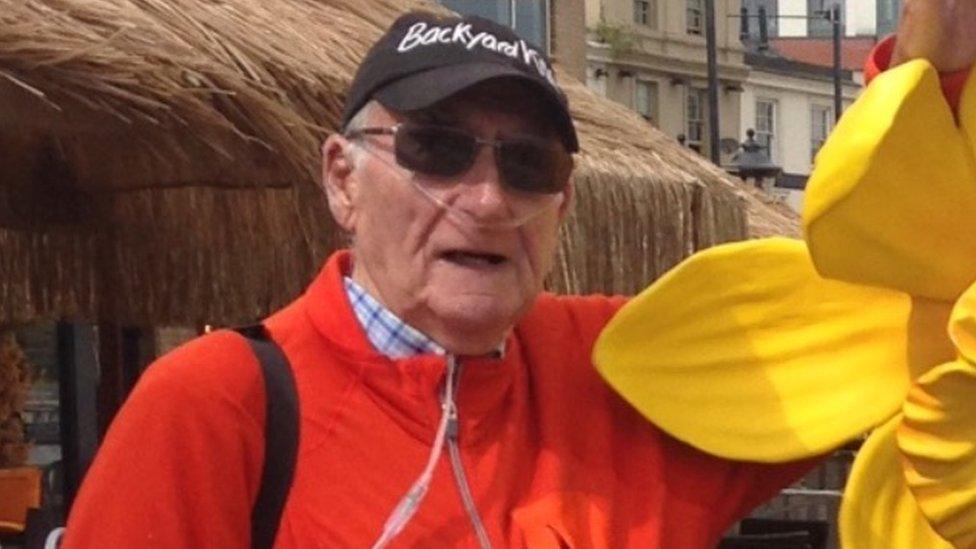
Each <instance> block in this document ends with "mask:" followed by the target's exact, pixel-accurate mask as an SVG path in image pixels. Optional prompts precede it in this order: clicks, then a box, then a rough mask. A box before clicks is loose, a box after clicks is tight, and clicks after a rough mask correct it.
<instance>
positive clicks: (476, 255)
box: [441, 250, 507, 267]
mask: <svg viewBox="0 0 976 549" xmlns="http://www.w3.org/2000/svg"><path fill="white" fill-rule="evenodd" d="M441 257H443V258H444V259H445V260H446V261H450V262H451V263H454V264H455V265H461V266H462V267H493V266H496V265H501V264H502V263H504V262H505V261H507V259H506V258H505V256H503V255H499V254H493V253H487V252H476V251H471V250H448V251H446V252H444V253H443V254H442V255H441Z"/></svg>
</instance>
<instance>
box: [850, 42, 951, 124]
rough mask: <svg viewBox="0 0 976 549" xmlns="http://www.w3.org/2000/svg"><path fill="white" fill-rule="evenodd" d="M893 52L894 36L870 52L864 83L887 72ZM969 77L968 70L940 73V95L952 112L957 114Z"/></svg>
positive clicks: (879, 43) (865, 66) (868, 82)
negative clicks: (941, 94) (943, 95)
mask: <svg viewBox="0 0 976 549" xmlns="http://www.w3.org/2000/svg"><path fill="white" fill-rule="evenodd" d="M894 51H895V35H893V34H892V35H889V36H888V37H886V38H885V39H884V40H882V41H881V42H878V45H877V46H875V47H874V49H873V50H872V51H871V55H869V56H868V60H867V61H866V62H865V63H864V83H865V84H870V83H871V80H873V79H874V77H875V76H878V75H879V74H881V73H882V72H884V71H886V70H888V66H889V65H890V64H891V54H892V53H893V52H894ZM968 77H969V69H968V68H967V69H962V70H958V71H954V72H947V73H940V74H939V80H941V81H942V93H943V94H945V97H946V101H948V103H949V105H950V106H951V107H952V110H953V112H957V113H958V112H959V100H960V98H961V97H962V89H963V86H965V85H966V79H967V78H968Z"/></svg>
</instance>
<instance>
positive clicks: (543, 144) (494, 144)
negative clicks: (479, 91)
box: [344, 122, 575, 195]
mask: <svg viewBox="0 0 976 549" xmlns="http://www.w3.org/2000/svg"><path fill="white" fill-rule="evenodd" d="M404 128H433V129H441V130H446V131H447V132H450V133H455V134H460V135H464V136H466V137H468V138H471V139H472V140H473V142H474V144H475V148H474V150H473V152H472V154H471V156H470V158H468V159H467V160H466V161H465V162H464V165H463V168H461V169H460V170H459V171H458V172H457V173H451V174H436V173H428V172H425V171H423V170H419V169H417V168H413V167H410V166H406V165H404V164H403V163H401V162H400V157H399V153H398V152H397V150H398V149H397V146H396V141H394V155H395V156H396V159H397V164H398V165H399V166H401V167H403V168H405V169H408V170H411V171H414V172H417V173H420V174H423V175H427V176H431V177H438V178H450V177H457V176H460V175H463V174H464V173H466V172H467V171H468V170H470V169H471V166H473V165H474V162H475V160H476V159H477V151H478V150H480V149H481V148H483V147H491V148H492V149H493V151H494V158H495V166H496V168H497V169H498V173H499V175H500V176H501V177H500V179H501V182H502V184H503V185H504V186H505V187H506V188H508V189H511V190H513V191H515V192H518V193H525V194H532V195H552V194H558V193H561V192H563V191H565V190H566V187H568V186H569V180H570V175H571V174H572V171H573V168H574V166H575V162H574V160H573V155H572V154H570V153H569V152H567V151H566V150H565V149H564V148H563V147H562V146H561V145H559V144H557V143H553V142H550V141H548V140H546V139H544V138H541V137H537V136H534V135H521V136H519V137H518V138H501V139H489V138H485V137H480V136H478V135H475V134H473V133H471V132H469V131H466V130H463V129H460V128H457V127H454V126H445V125H439V124H419V123H415V122H400V123H397V124H394V125H392V126H369V127H365V128H357V129H353V130H349V131H347V132H346V133H345V134H344V136H345V137H346V138H347V139H362V138H364V137H368V136H373V135H392V136H393V138H394V140H396V139H397V136H398V134H399V133H400V131H401V130H402V129H404ZM513 142H535V144H537V145H538V147H539V149H540V150H550V151H552V152H553V153H554V154H558V155H564V156H565V160H563V161H562V162H560V163H557V167H558V168H559V169H558V170H553V171H554V173H553V174H552V177H553V179H554V180H557V179H561V180H562V185H561V186H560V187H559V188H558V189H556V188H554V187H553V190H537V189H531V188H524V187H520V186H518V185H513V184H512V183H511V182H509V181H508V175H507V173H506V172H507V171H508V170H507V169H506V167H505V164H504V162H503V159H502V156H503V151H504V150H505V149H503V147H504V146H505V145H506V144H511V143H513ZM560 170H561V171H563V172H565V173H564V174H559V173H558V172H559V171H560ZM563 175H564V176H563Z"/></svg>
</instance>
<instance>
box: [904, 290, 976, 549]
mask: <svg viewBox="0 0 976 549" xmlns="http://www.w3.org/2000/svg"><path fill="white" fill-rule="evenodd" d="M949 332H950V335H951V336H952V340H953V341H955V342H956V344H957V345H958V346H959V351H960V353H961V354H962V355H963V357H965V358H962V359H959V360H957V361H955V362H950V363H947V364H943V365H941V366H939V367H937V368H935V369H934V370H932V371H931V372H929V373H928V374H926V375H925V376H923V377H921V378H920V379H919V380H918V381H917V383H916V384H915V385H914V386H913V387H912V388H911V390H910V391H909V394H908V399H907V401H906V402H905V419H904V420H903V422H902V425H901V426H900V427H899V428H898V432H897V433H898V446H899V448H900V449H901V451H902V453H903V454H904V455H905V457H906V458H907V459H906V461H905V478H906V481H907V484H908V486H909V488H911V490H912V493H913V494H914V495H915V499H916V500H917V501H918V504H919V507H920V508H921V509H922V512H923V513H924V514H925V516H926V517H928V519H929V522H930V523H931V524H932V527H933V528H934V529H935V530H936V531H937V532H939V534H941V535H942V537H944V538H946V539H947V540H949V541H951V542H952V543H953V544H955V545H956V546H957V547H976V366H974V364H973V362H972V360H973V358H974V355H976V286H974V287H971V288H970V289H969V290H968V291H967V292H966V293H965V294H963V297H962V298H961V299H960V300H959V302H958V303H957V304H956V307H955V309H954V310H953V312H952V320H951V322H950V324H949Z"/></svg>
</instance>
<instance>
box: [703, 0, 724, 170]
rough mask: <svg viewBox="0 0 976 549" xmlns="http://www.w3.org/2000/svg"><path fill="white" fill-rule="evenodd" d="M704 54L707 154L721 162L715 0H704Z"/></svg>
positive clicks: (715, 162) (715, 161)
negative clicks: (706, 70)
mask: <svg viewBox="0 0 976 549" xmlns="http://www.w3.org/2000/svg"><path fill="white" fill-rule="evenodd" d="M705 52H706V53H705V55H706V57H707V59H708V156H709V158H710V159H711V160H712V163H713V164H716V165H718V164H721V156H719V153H720V151H719V148H718V147H719V142H718V140H719V137H718V55H717V53H716V47H715V0H705Z"/></svg>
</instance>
